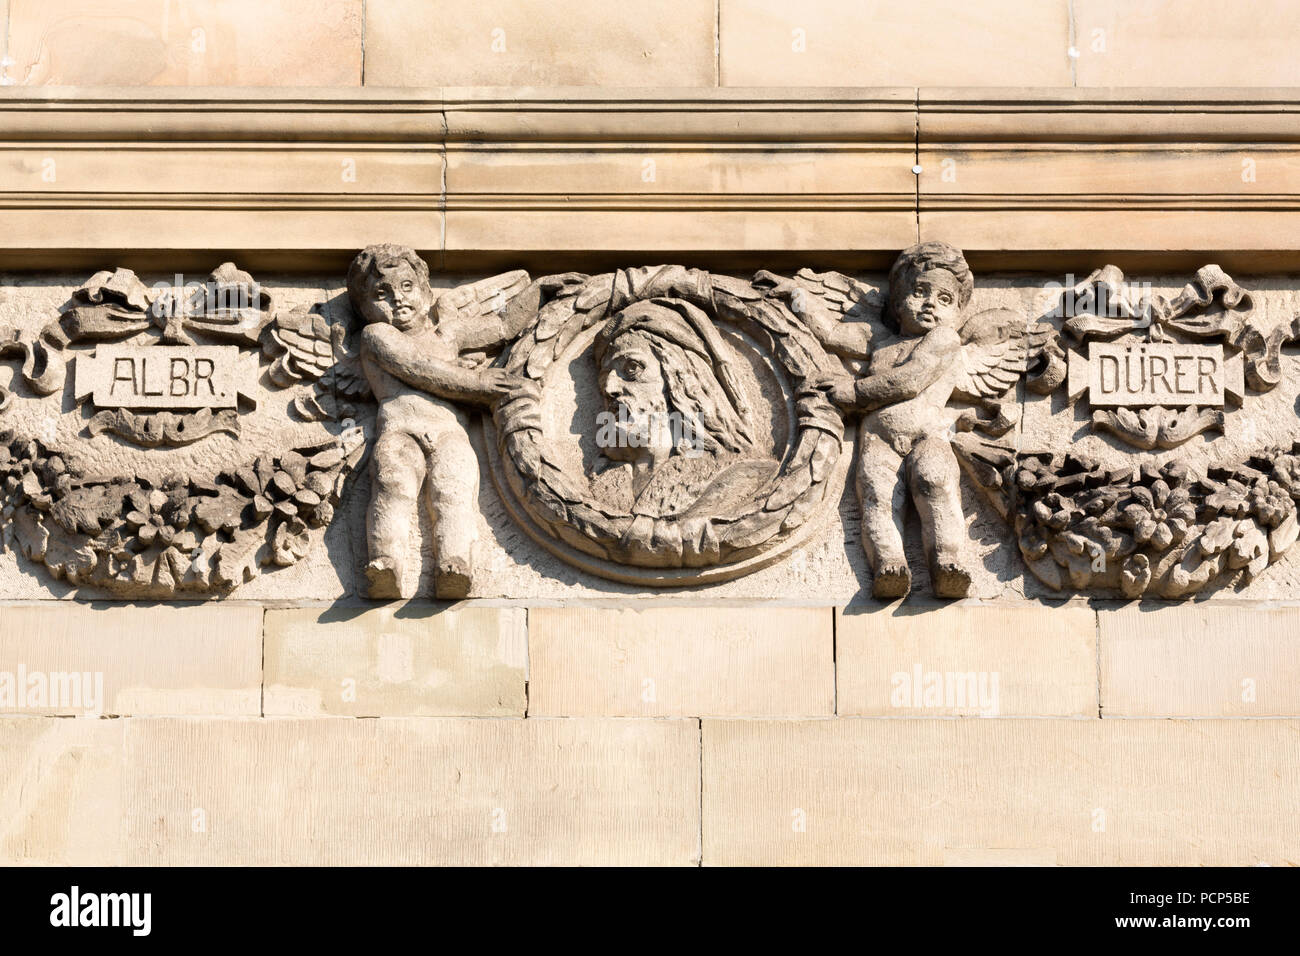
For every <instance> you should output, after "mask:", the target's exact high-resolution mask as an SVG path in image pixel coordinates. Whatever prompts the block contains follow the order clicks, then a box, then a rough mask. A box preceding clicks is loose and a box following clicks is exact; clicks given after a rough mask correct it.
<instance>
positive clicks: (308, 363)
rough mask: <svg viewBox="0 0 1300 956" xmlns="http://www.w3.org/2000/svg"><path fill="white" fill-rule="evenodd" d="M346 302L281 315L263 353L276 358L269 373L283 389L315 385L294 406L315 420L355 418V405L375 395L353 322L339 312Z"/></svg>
mask: <svg viewBox="0 0 1300 956" xmlns="http://www.w3.org/2000/svg"><path fill="white" fill-rule="evenodd" d="M341 298H342V297H341V296H340V297H336V299H331V300H329V301H327V302H321V303H317V304H316V305H314V306H312V307H311V308H309V309H292V310H288V311H280V312H277V313H275V316H274V317H273V318H272V319H271V321H270V322H269V323H268V324H267V326H266V332H265V335H264V336H263V339H262V350H263V352H264V353H265V354H267V355H270V356H274V361H272V363H271V366H270V368H268V369H267V376H268V377H269V378H270V379H271V381H272V382H274V383H275V384H276V385H278V386H279V387H280V388H289V387H290V386H293V385H297V384H303V383H307V382H312V383H314V388H313V389H312V393H311V394H310V395H304V396H300V397H299V398H297V399H295V400H294V403H293V404H294V408H295V409H296V410H297V411H298V413H299V414H300V415H302V416H303V417H304V418H306V419H308V420H309V421H320V420H322V419H339V418H348V417H351V413H352V411H353V409H352V408H351V402H354V401H360V400H363V399H366V398H369V397H370V383H369V382H368V381H367V380H366V377H365V374H364V373H363V372H362V370H361V361H360V356H359V354H358V350H357V349H356V348H355V345H354V343H353V342H352V341H351V339H350V337H349V336H348V321H347V320H346V319H339V318H338V316H337V315H336V314H335V312H334V309H333V306H334V304H335V303H336V302H337V301H338V299H341ZM344 314H345V315H348V314H349V313H348V312H347V311H346V310H345V312H344ZM331 319H333V321H331Z"/></svg>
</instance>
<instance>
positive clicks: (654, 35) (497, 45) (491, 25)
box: [365, 0, 716, 86]
mask: <svg viewBox="0 0 1300 956" xmlns="http://www.w3.org/2000/svg"><path fill="white" fill-rule="evenodd" d="M714 20H715V11H714V4H713V2H712V0H661V2H657V3H653V4H650V5H648V6H645V7H641V8H637V9H632V8H630V7H620V6H611V5H609V4H607V3H602V2H600V0H568V2H566V3H563V4H555V5H548V6H520V5H519V4H517V3H511V2H509V0H432V2H431V0H368V2H367V4H366V71H365V72H366V75H365V82H366V84H367V85H369V86H548V85H550V86H713V85H715V83H716V76H715V63H714Z"/></svg>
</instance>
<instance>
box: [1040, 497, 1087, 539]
mask: <svg viewBox="0 0 1300 956" xmlns="http://www.w3.org/2000/svg"><path fill="white" fill-rule="evenodd" d="M1033 511H1034V517H1035V518H1037V519H1038V521H1039V522H1040V523H1042V524H1044V525H1046V526H1047V527H1049V528H1051V529H1052V530H1053V531H1062V530H1064V529H1065V527H1066V526H1067V525H1068V524H1069V523H1070V519H1071V518H1073V517H1074V516H1075V515H1077V514H1080V511H1079V508H1078V506H1076V505H1075V503H1074V502H1073V501H1072V500H1071V499H1070V498H1068V497H1066V496H1065V495H1060V494H1057V493H1056V492H1052V493H1051V494H1050V495H1045V496H1044V497H1042V498H1040V499H1039V500H1038V501H1035V502H1034V506H1033Z"/></svg>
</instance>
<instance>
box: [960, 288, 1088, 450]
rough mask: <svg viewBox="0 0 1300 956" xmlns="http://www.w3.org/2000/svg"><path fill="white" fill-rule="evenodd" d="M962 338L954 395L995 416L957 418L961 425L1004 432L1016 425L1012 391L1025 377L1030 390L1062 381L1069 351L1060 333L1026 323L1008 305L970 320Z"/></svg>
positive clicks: (992, 432) (1041, 390)
mask: <svg viewBox="0 0 1300 956" xmlns="http://www.w3.org/2000/svg"><path fill="white" fill-rule="evenodd" d="M961 337H962V348H961V358H960V365H959V366H958V378H957V384H956V385H955V387H954V388H953V397H954V398H956V399H958V400H960V401H967V402H973V403H975V404H977V405H980V406H981V407H982V408H984V409H985V410H986V411H988V412H991V413H993V416H994V417H993V418H992V419H987V420H986V419H979V418H972V417H966V418H964V419H962V420H959V424H958V428H959V429H962V430H965V429H968V428H978V429H979V430H980V431H983V432H985V433H987V434H990V435H1002V434H1005V433H1006V432H1008V431H1010V430H1011V428H1012V427H1013V426H1014V424H1015V415H1014V405H1015V402H1014V397H1013V396H1011V395H1010V392H1011V391H1012V389H1014V388H1015V386H1016V383H1017V382H1018V381H1019V380H1020V378H1021V377H1024V378H1025V384H1026V385H1027V386H1028V387H1029V388H1030V389H1031V390H1033V391H1035V392H1039V393H1041V394H1046V393H1048V392H1050V391H1052V390H1053V389H1055V388H1056V387H1057V386H1059V385H1060V384H1061V382H1062V381H1064V378H1065V358H1064V355H1065V353H1064V350H1063V349H1062V347H1061V342H1060V334H1059V333H1058V332H1057V330H1056V329H1055V328H1053V327H1052V326H1051V325H1049V324H1047V323H1045V322H1035V323H1034V324H1033V325H1031V326H1028V327H1026V325H1025V321H1024V318H1023V317H1022V316H1021V315H1019V314H1018V313H1016V312H1013V311H1011V310H1010V309H989V310H987V311H984V312H980V313H977V314H976V315H974V316H972V317H971V318H970V319H969V320H967V322H966V324H965V325H964V326H963V327H962V330H961ZM963 415H964V416H971V415H973V413H972V412H964V413H963Z"/></svg>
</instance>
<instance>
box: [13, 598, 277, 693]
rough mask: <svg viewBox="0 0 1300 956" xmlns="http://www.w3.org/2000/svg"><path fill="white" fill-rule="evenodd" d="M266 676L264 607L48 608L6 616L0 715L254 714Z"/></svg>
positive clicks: (50, 604)
mask: <svg viewBox="0 0 1300 956" xmlns="http://www.w3.org/2000/svg"><path fill="white" fill-rule="evenodd" d="M20 671H21V674H22V675H23V676H25V677H26V680H25V681H20V680H19V673H20ZM37 677H39V680H38V681H37V682H36V683H32V681H33V680H35V679H36V678H37ZM261 679H262V609H261V608H259V607H254V606H249V605H235V606H221V605H206V606H202V607H192V606H191V607H167V606H152V607H132V606H121V607H102V606H95V605H87V604H74V603H71V602H57V601H46V602H42V603H39V604H26V605H9V606H6V607H5V608H4V610H3V613H2V614H0V716H3V715H5V714H32V715H67V716H99V715H108V714H115V715H135V714H169V715H170V714H176V715H191V714H193V715H232V716H233V715H245V716H247V715H252V716H256V715H257V714H258V713H259V708H260V703H261V693H262V688H261ZM9 680H12V681H13V682H14V683H13V685H12V686H6V684H7V682H8V681H9ZM24 683H26V685H27V687H26V690H25V691H24V688H23V686H22V684H24ZM36 689H40V690H41V697H40V699H38V698H36V697H34V696H33V695H34V693H35V691H36ZM10 692H13V693H14V694H16V695H17V696H18V697H24V695H25V698H24V699H15V700H13V701H10V700H9V697H8V694H9V693H10ZM88 694H89V696H90V697H94V698H95V700H94V701H93V704H91V705H90V706H88V704H87V695H88ZM70 695H71V696H70ZM72 696H75V697H76V698H77V699H76V700H75V701H73V700H72Z"/></svg>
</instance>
